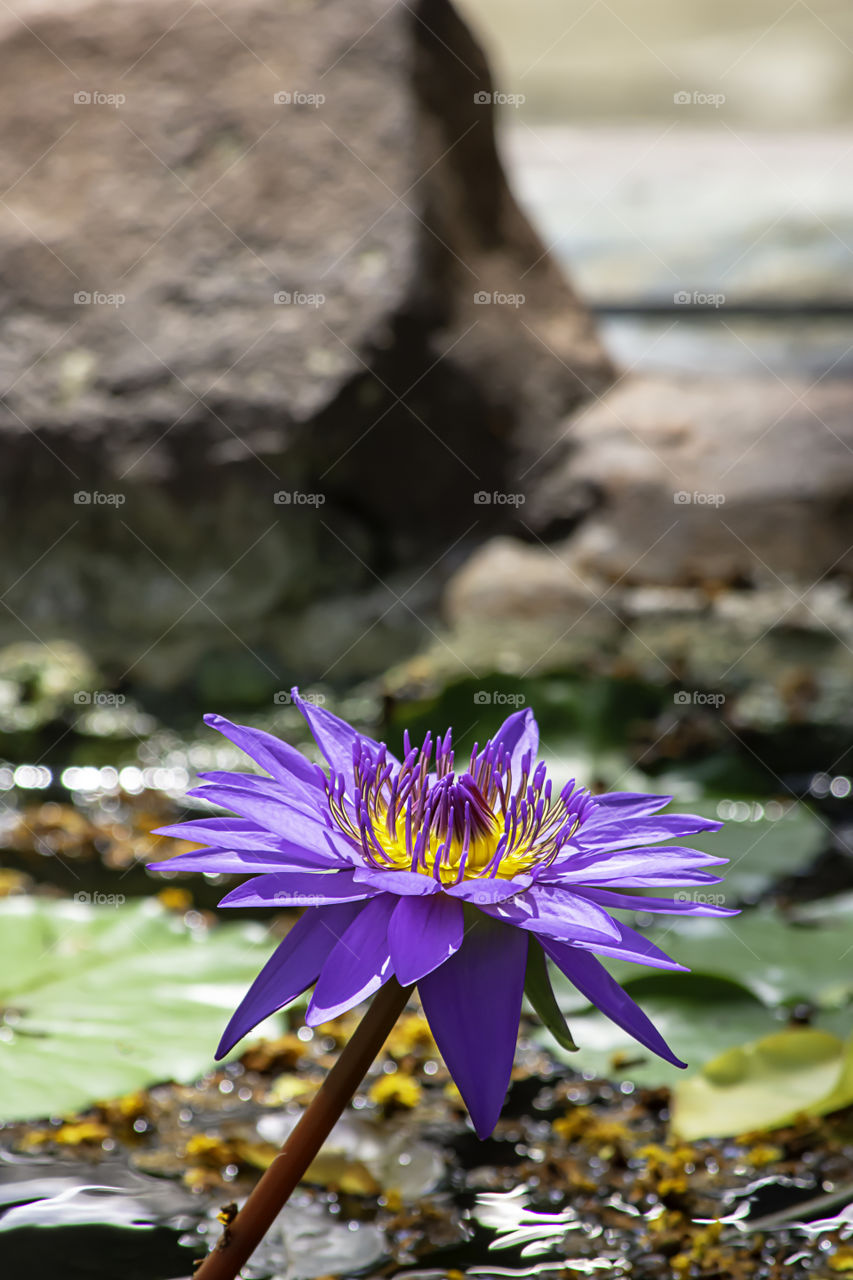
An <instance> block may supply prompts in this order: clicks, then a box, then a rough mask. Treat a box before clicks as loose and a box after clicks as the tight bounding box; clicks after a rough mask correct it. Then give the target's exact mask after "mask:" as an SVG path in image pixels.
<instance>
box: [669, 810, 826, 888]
mask: <svg viewBox="0 0 853 1280" xmlns="http://www.w3.org/2000/svg"><path fill="white" fill-rule="evenodd" d="M670 808H672V809H673V810H675V809H683V808H689V809H690V811H691V812H693V813H699V814H701V815H702V816H703V817H706V818H719V819H722V821H723V826H722V828H721V829H720V830H719V831H713V832H705V833H704V834H701V835H697V836H690V837H689V839H685V840H678V841H674V843H676V844H683V845H689V846H690V847H691V848H695V849H702V850H703V851H704V852H706V853H712V854H714V855H715V857H718V858H728V859H729V864H728V866H726V867H721V868H720V873H721V875H723V876H724V882H723V883H722V884H721V885H720V886H719V891H720V892H722V893H724V894H725V897H726V905H727V906H730V907H731V906H735V905H736V904H737V903H738V902H740V901H743V900H744V899H754V898H757V897H759V896H760V895H761V894H762V893H764V892H765V891H766V890H767V889H769V888H770V886H771V885H772V884H774V883H775V882H776V881H777V880H779V879H781V878H782V877H783V876H787V875H790V874H791V873H792V872H794V871H799V870H801V869H802V868H803V867H806V866H808V865H809V863H810V862H811V861H812V860H813V859H814V858H815V857H816V856H817V855H818V854H819V853H820V851H821V849H822V848H823V847H824V846H825V845H826V844H827V842H828V839H829V834H830V833H829V828H828V827H827V825H826V823H825V822H823V821H822V820H821V819H820V818H819V817H818V816H817V815H816V814H815V813H814V812H813V811H812V810H811V809H809V808H808V807H807V806H806V805H804V804H781V803H779V802H778V801H769V802H768V801H762V800H720V801H711V800H700V801H697V802H695V803H693V802H691V803H690V804H689V805H684V804H682V803H678V804H675V803H674V804H672V805H671V806H670ZM716 887H717V886H710V888H711V890H713V889H714V888H716Z"/></svg>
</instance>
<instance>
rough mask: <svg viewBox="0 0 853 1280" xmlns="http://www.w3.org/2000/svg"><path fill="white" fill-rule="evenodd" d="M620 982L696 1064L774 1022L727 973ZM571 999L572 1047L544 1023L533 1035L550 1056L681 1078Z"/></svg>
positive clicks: (613, 1073) (658, 1080)
mask: <svg viewBox="0 0 853 1280" xmlns="http://www.w3.org/2000/svg"><path fill="white" fill-rule="evenodd" d="M635 972H636V971H635ZM552 979H553V980H554V985H555V988H556V989H557V998H558V999H559V1000H560V1001H561V1003H563V1004H564V1005H565V1004H566V1001H567V993H566V992H565V990H564V989H563V988H562V987H561V986H560V985H559V983H558V981H557V976H556V975H555V974H553V973H552ZM564 981H565V980H564ZM566 985H567V984H566ZM624 985H625V989H626V990H627V991H628V993H629V994H630V996H631V998H632V999H634V1000H636V1001H637V1003H638V1004H639V1005H641V1007H642V1008H643V1010H644V1012H645V1013H647V1014H648V1016H649V1017H650V1018H651V1020H652V1022H653V1023H654V1024H655V1026H656V1027H657V1028H658V1030H659V1031H660V1032H661V1034H662V1035H663V1037H664V1039H665V1040H666V1041H667V1042H668V1043H669V1044H670V1045H671V1047H672V1049H673V1050H674V1051H675V1053H676V1054H677V1055H678V1056H679V1057H680V1058H681V1059H682V1060H684V1061H686V1062H687V1063H688V1064H689V1065H690V1066H699V1065H701V1064H702V1063H704V1062H707V1061H708V1059H709V1057H713V1056H714V1055H716V1054H718V1053H720V1052H722V1051H723V1050H724V1049H729V1048H731V1047H732V1046H734V1045H738V1044H740V1043H742V1042H743V1041H744V1040H745V1039H747V1038H752V1037H754V1036H755V1035H756V1033H759V1034H760V1033H761V1032H770V1031H771V1030H774V1029H776V1028H778V1026H779V1022H778V1020H777V1019H775V1018H774V1016H773V1014H772V1012H771V1011H770V1010H769V1009H767V1008H766V1006H765V1005H763V1004H762V1002H761V1001H760V1000H758V999H756V997H755V996H754V995H753V994H752V993H751V992H750V991H748V990H747V989H746V988H745V987H742V986H740V985H739V984H738V983H736V982H732V981H729V980H727V979H722V978H709V977H705V976H703V975H701V974H676V973H666V974H660V975H657V974H652V975H649V976H646V977H639V978H637V977H635V978H634V980H633V981H632V982H627V983H625V984H624ZM575 994H576V995H578V993H577V992H576V993H575ZM579 1000H580V997H579ZM571 1003H572V1004H573V1005H574V1008H573V1012H572V1033H573V1035H574V1038H575V1040H576V1041H577V1043H578V1046H579V1047H578V1049H577V1050H576V1051H575V1052H568V1051H566V1050H562V1049H560V1048H559V1047H558V1046H557V1045H555V1043H554V1041H553V1039H552V1037H551V1035H550V1034H549V1033H548V1032H547V1031H546V1030H545V1029H543V1030H542V1031H541V1032H538V1033H537V1035H536V1037H535V1038H536V1039H537V1040H538V1042H539V1043H540V1044H542V1045H543V1047H545V1048H547V1049H548V1050H549V1052H550V1053H552V1054H553V1055H554V1056H555V1057H558V1058H560V1059H562V1060H563V1061H564V1062H566V1063H568V1064H569V1065H570V1066H571V1067H574V1068H575V1070H577V1071H591V1072H595V1074H596V1075H600V1076H604V1077H606V1078H608V1079H617V1080H632V1081H634V1083H636V1084H641V1085H648V1086H650V1087H657V1086H658V1085H663V1084H674V1082H675V1081H676V1080H680V1079H683V1077H684V1071H683V1069H682V1068H680V1067H674V1066H672V1065H671V1064H670V1063H668V1062H664V1060H663V1059H662V1058H659V1057H658V1056H657V1055H656V1054H654V1053H651V1052H649V1050H647V1049H644V1048H643V1046H642V1045H639V1044H638V1043H637V1041H636V1040H634V1039H632V1037H631V1036H629V1035H628V1034H627V1032H625V1031H623V1030H622V1029H621V1028H620V1027H617V1026H616V1024H615V1023H613V1022H611V1021H610V1019H609V1018H606V1017H605V1016H604V1015H603V1014H601V1013H599V1012H598V1011H597V1010H595V1009H593V1008H592V1007H591V1006H589V1005H586V1006H585V1011H584V1010H583V1009H579V1007H578V1005H577V1004H576V1003H575V1002H574V1001H572V1002H571Z"/></svg>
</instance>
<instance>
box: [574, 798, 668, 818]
mask: <svg viewBox="0 0 853 1280" xmlns="http://www.w3.org/2000/svg"><path fill="white" fill-rule="evenodd" d="M593 799H594V800H595V808H594V809H593V811H592V813H591V814H590V815H589V817H588V818H587V819H586V820H585V822H584V826H587V825H592V824H593V823H595V824H596V825H598V824H599V823H604V822H612V821H613V819H614V818H642V817H645V816H646V815H647V814H650V813H657V812H658V810H659V809H663V808H664V807H665V806H666V805H668V804H669V802H670V800H671V799H672V796H650V795H647V794H646V793H645V792H643V791H608V792H606V793H605V794H604V795H601V796H594V797H593Z"/></svg>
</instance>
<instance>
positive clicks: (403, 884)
mask: <svg viewBox="0 0 853 1280" xmlns="http://www.w3.org/2000/svg"><path fill="white" fill-rule="evenodd" d="M354 874H355V879H356V881H357V882H359V883H362V884H370V885H373V887H374V888H375V889H385V890H387V892H388V893H397V894H401V895H402V894H405V895H407V896H408V895H410V894H417V895H418V896H421V897H422V896H424V895H426V894H431V893H438V891H439V889H440V888H441V885H440V884H439V883H438V881H437V880H434V879H433V878H432V876H427V875H421V874H420V872H418V871H376V870H375V869H374V868H373V867H370V866H367V865H365V866H361V867H356V869H355V872H354Z"/></svg>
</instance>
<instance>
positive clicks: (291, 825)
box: [187, 786, 353, 859]
mask: <svg viewBox="0 0 853 1280" xmlns="http://www.w3.org/2000/svg"><path fill="white" fill-rule="evenodd" d="M187 795H189V796H196V797H197V798H198V799H200V800H207V801H208V802H209V803H210V804H215V805H218V806H219V807H220V808H222V809H233V810H234V812H235V813H239V814H240V816H241V817H243V818H249V819H251V820H252V821H253V822H257V823H258V824H259V825H260V826H262V827H265V828H266V829H267V831H271V832H272V833H273V835H277V836H282V837H284V838H285V839H287V840H290V841H292V842H293V843H294V844H296V845H300V846H303V847H304V848H306V849H308V850H311V851H313V852H315V853H323V854H326V855H327V856H328V857H332V856H334V855H335V854H336V853H337V854H339V855H340V856H341V857H343V858H347V859H349V857H350V856H351V854H352V849H353V846H352V843H351V841H350V840H348V839H347V837H346V836H345V835H344V834H343V832H342V831H340V830H339V829H338V828H337V827H332V826H327V825H325V824H324V823H322V822H320V821H319V819H314V818H311V817H309V816H308V815H307V814H305V813H302V812H300V811H299V810H297V809H294V808H293V806H292V805H290V804H288V803H287V801H284V800H280V799H279V798H278V797H277V796H275V795H272V794H269V793H260V792H256V791H253V790H250V789H248V788H246V787H221V786H206V787H193V788H192V790H191V791H188V792H187Z"/></svg>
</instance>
